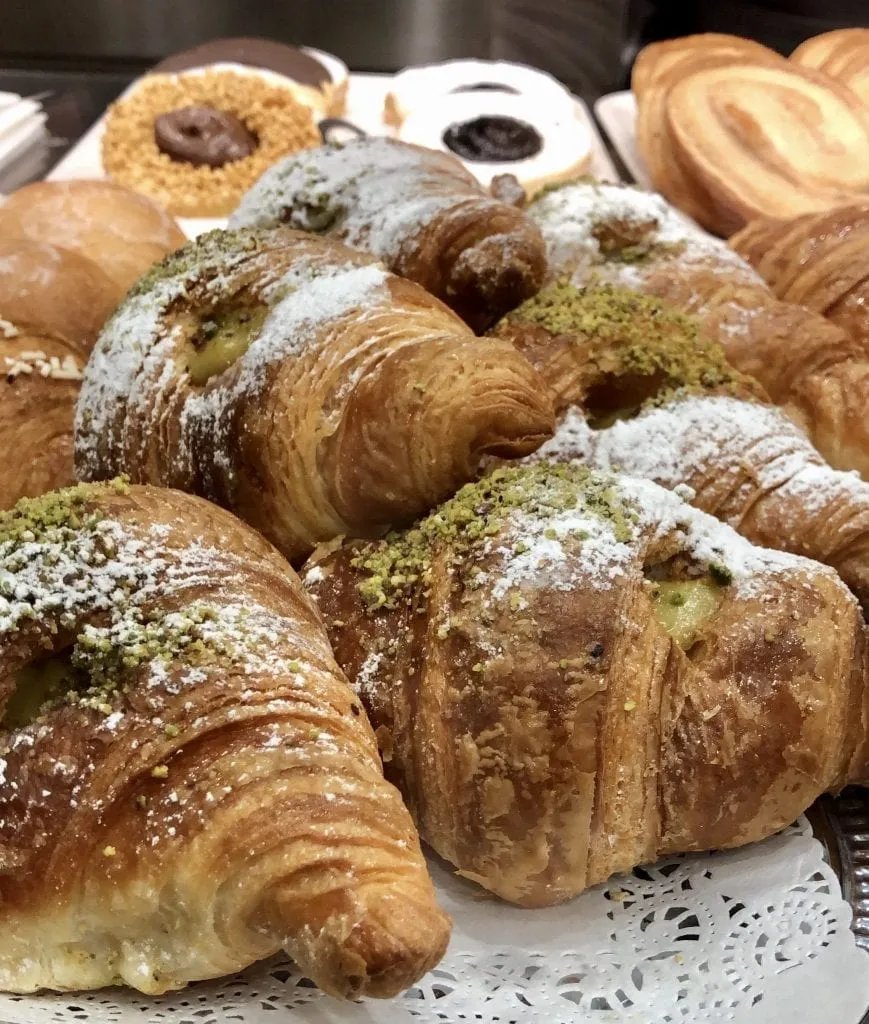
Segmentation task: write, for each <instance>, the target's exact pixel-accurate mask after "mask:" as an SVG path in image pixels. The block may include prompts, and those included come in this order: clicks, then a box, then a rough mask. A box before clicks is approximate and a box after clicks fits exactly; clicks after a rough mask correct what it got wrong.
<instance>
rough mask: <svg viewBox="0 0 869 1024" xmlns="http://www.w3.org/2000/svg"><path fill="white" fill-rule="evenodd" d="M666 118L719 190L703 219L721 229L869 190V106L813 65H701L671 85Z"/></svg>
mask: <svg viewBox="0 0 869 1024" xmlns="http://www.w3.org/2000/svg"><path fill="white" fill-rule="evenodd" d="M667 120H668V127H669V130H670V134H671V137H672V139H673V143H674V146H675V150H676V152H677V159H678V161H679V163H680V164H681V165H682V167H683V168H687V169H688V171H689V173H690V175H691V176H692V177H693V178H695V179H696V180H697V181H698V182H699V183H700V185H701V186H702V187H703V188H704V189H705V191H706V192H707V193H708V194H709V195H710V196H711V197H712V200H713V203H714V209H713V210H712V211H711V216H709V217H707V218H706V219H705V220H704V222H703V223H704V226H705V227H709V228H710V229H711V230H714V231H715V232H716V233H717V234H721V235H729V234H732V233H733V232H734V231H736V230H738V229H739V228H740V227H742V226H743V225H744V224H745V223H746V221H748V220H751V219H752V218H753V217H758V216H774V217H789V216H796V215H798V214H801V213H807V212H810V211H814V210H823V209H828V208H829V207H831V206H835V205H837V204H839V203H842V202H844V201H846V200H847V199H849V198H851V197H852V196H853V195H854V193H857V192H863V191H865V190H866V189H867V188H869V110H867V108H866V107H865V106H864V105H863V103H862V102H861V101H860V99H859V98H858V97H857V96H856V95H855V94H854V93H852V92H851V91H850V89H848V88H847V87H846V86H844V85H842V84H841V83H839V82H837V81H835V80H834V79H829V78H827V77H826V76H821V75H818V74H817V73H815V72H812V71H810V70H809V69H806V68H802V69H800V68H797V67H795V66H793V65H788V66H781V65H776V66H772V65H764V64H730V65H727V66H725V67H717V68H708V69H703V70H699V71H695V72H694V73H693V74H691V75H688V76H687V77H685V78H683V79H681V80H680V81H679V82H677V83H676V84H675V85H674V86H673V88H672V89H671V90H670V93H669V95H668V98H667ZM809 139H810V140H811V142H809V141H808V140H809Z"/></svg>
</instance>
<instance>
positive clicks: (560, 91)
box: [383, 60, 574, 127]
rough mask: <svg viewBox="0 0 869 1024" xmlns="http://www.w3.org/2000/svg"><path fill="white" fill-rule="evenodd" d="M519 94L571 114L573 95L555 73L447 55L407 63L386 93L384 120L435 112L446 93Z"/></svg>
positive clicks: (540, 106) (397, 123) (395, 121)
mask: <svg viewBox="0 0 869 1024" xmlns="http://www.w3.org/2000/svg"><path fill="white" fill-rule="evenodd" d="M475 93H476V94H480V93H483V94H488V95H489V96H492V95H493V94H497V95H498V96H516V97H519V98H522V99H526V100H528V101H529V102H531V103H533V104H534V105H535V107H536V108H537V109H545V110H548V111H550V112H551V113H553V114H556V113H562V114H563V115H564V116H567V115H568V113H570V112H572V110H573V108H574V107H573V97H572V96H571V95H570V93H569V92H568V90H567V89H566V88H565V87H564V86H563V85H562V84H561V83H560V82H559V81H558V80H557V79H555V78H553V77H552V75H547V74H546V72H545V71H538V70H537V69H536V68H530V67H528V66H527V65H525V64H512V63H510V62H509V61H500V60H499V61H494V60H447V61H444V62H443V63H441V64H421V65H419V66H417V67H409V68H405V69H404V71H400V72H399V73H398V74H397V75H396V76H395V77H394V78H393V80H392V85H391V86H390V89H389V92H388V93H387V95H386V103H385V109H384V113H383V116H384V119H385V121H386V122H387V124H391V125H393V126H395V127H398V126H400V125H401V124H402V123H403V122H404V120H405V119H406V118H408V117H410V116H411V115H413V114H416V113H419V112H422V111H424V112H426V113H427V114H429V115H430V114H431V110H432V107H433V106H434V105H436V104H438V103H440V102H441V101H442V100H443V99H445V98H446V97H449V96H452V95H457V96H463V95H464V96H467V95H468V94H471V95H474V94H475Z"/></svg>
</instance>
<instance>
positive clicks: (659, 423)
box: [497, 284, 869, 611]
mask: <svg viewBox="0 0 869 1024" xmlns="http://www.w3.org/2000/svg"><path fill="white" fill-rule="evenodd" d="M497 333H498V335H499V336H501V337H506V338H510V339H511V340H512V341H513V343H514V344H515V345H516V346H517V347H518V348H519V349H520V351H522V352H523V353H524V354H525V355H526V356H527V357H528V358H529V360H530V361H531V362H532V363H533V364H534V365H535V366H537V367H538V368H539V369H540V371H541V373H542V374H543V376H544V377H545V378H546V380H547V382H548V383H549V384H550V387H551V388H552V389H553V392H554V394H555V398H556V404H557V407H558V409H559V410H560V411H562V412H563V413H564V415H563V417H562V419H561V422H560V423H559V427H558V429H557V431H556V434H555V437H554V438H553V439H552V440H551V441H549V442H547V443H546V444H545V445H544V446H543V447H542V448H540V449H539V450H538V451H537V452H536V453H534V454H533V455H531V456H528V461H537V460H540V459H551V460H555V461H572V460H578V461H580V462H582V463H584V464H587V465H589V466H592V467H595V468H599V469H604V470H623V471H624V472H625V473H628V474H629V475H631V476H637V477H642V478H644V479H648V480H654V481H655V482H656V483H658V484H661V485H663V486H665V487H668V488H670V489H677V490H678V491H679V493H680V495H681V496H682V497H684V498H687V500H688V501H690V503H691V504H692V505H694V506H695V507H697V508H700V509H702V510H703V511H704V512H708V513H710V514H711V515H714V516H715V517H716V518H718V519H721V520H722V521H724V522H726V523H728V524H729V525H730V526H732V527H734V528H735V529H736V530H738V531H739V532H740V533H741V534H742V535H743V536H745V537H747V538H748V539H749V540H750V541H752V542H753V543H755V544H762V545H764V546H766V547H772V548H778V549H781V550H785V551H791V552H793V553H794V554H799V555H805V556H806V557H809V558H814V559H816V560H817V561H821V562H826V563H827V564H828V565H831V566H832V567H833V568H835V569H836V570H837V571H838V572H839V575H840V576H841V577H842V578H843V580H844V581H845V582H846V583H847V584H848V586H849V587H850V588H851V589H852V590H853V592H854V593H855V594H856V596H857V597H858V598H859V599H860V602H861V604H862V605H863V608H864V610H865V611H869V484H867V483H866V482H865V481H863V480H861V479H860V477H859V476H858V475H857V474H856V473H842V472H839V471H837V470H834V469H832V468H831V467H830V466H829V465H827V464H826V463H825V462H824V460H823V459H822V458H821V456H820V455H819V454H818V452H817V451H816V450H815V448H813V447H812V444H811V443H810V441H809V440H808V438H807V437H806V436H805V435H804V434H803V433H802V432H801V431H800V430H799V429H798V428H797V427H796V426H795V425H794V424H793V423H792V422H791V421H790V420H789V419H787V417H786V416H785V415H784V414H783V413H782V412H781V411H780V410H779V409H776V408H775V407H774V406H771V405H769V404H768V401H767V400H766V399H765V396H764V394H763V392H762V390H761V389H760V387H759V386H758V385H757V383H756V382H755V381H753V380H752V379H751V378H748V377H745V376H743V375H742V374H740V373H738V372H737V371H736V370H734V369H732V368H731V367H730V366H728V365H727V363H726V361H725V359H724V353H723V351H722V349H721V347H720V346H719V345H717V344H716V343H715V342H713V341H711V340H709V339H707V338H706V337H705V336H704V335H703V333H702V331H700V329H699V327H698V325H697V323H696V322H695V321H693V320H692V319H691V318H689V317H686V316H683V315H681V314H679V313H678V312H676V311H675V310H672V309H669V308H668V307H667V306H666V304H665V303H663V302H661V301H660V300H658V299H654V298H650V297H647V296H643V295H640V294H638V293H636V292H631V291H629V290H628V289H625V288H618V287H613V286H603V287H597V288H593V287H590V288H583V289H577V288H574V287H572V286H571V285H567V284H559V285H554V286H550V287H549V288H545V289H544V290H543V291H542V292H541V293H540V295H538V296H537V297H536V298H534V299H531V300H529V301H528V302H527V303H525V304H523V305H522V306H520V307H519V309H517V310H516V311H515V312H514V313H512V314H511V315H510V316H509V317H508V318H507V319H505V320H504V321H502V322H501V324H499V325H498V328H497Z"/></svg>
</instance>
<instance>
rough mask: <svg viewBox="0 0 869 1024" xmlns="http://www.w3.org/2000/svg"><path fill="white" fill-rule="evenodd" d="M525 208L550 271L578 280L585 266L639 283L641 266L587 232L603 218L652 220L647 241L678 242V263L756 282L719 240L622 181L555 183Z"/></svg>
mask: <svg viewBox="0 0 869 1024" xmlns="http://www.w3.org/2000/svg"><path fill="white" fill-rule="evenodd" d="M528 213H529V214H530V216H531V217H532V219H533V220H534V221H536V222H537V224H538V226H539V227H540V230H541V231H542V232H543V237H544V238H545V240H546V247H547V255H548V257H549V264H550V272H551V274H552V276H554V277H558V276H561V275H563V274H566V273H567V274H571V275H573V276H574V277H575V278H576V279H577V283H584V281H585V280H586V278H587V276H588V273H589V271H590V270H591V269H592V268H593V269H594V271H595V272H596V273H597V274H599V275H600V276H601V277H603V278H604V279H606V280H608V281H610V282H612V283H614V284H621V285H624V286H625V287H629V288H630V287H633V288H639V287H641V285H642V282H643V279H644V276H645V272H646V265H645V264H644V263H642V262H637V263H623V262H619V261H617V260H614V261H613V260H607V259H606V256H605V254H603V253H602V252H601V249H600V245H599V243H598V240H597V238H595V236H594V234H593V232H594V229H595V228H596V226H597V225H599V224H600V223H601V222H603V221H608V220H614V221H627V222H632V223H652V222H654V226H653V228H652V230H651V231H650V233H649V234H648V236H647V238H648V241H649V242H650V243H652V244H653V245H660V246H679V250H678V256H677V257H675V258H676V259H678V261H679V263H680V264H681V265H683V266H685V265H689V264H702V265H703V266H704V267H705V268H706V269H711V270H716V269H721V270H723V271H726V272H729V273H732V272H733V271H734V269H739V270H740V271H741V272H743V273H744V274H745V275H747V276H748V277H749V278H750V279H751V280H753V281H756V282H758V283H762V281H761V279H760V277H758V275H757V274H756V273H755V272H754V270H752V269H751V267H750V266H749V265H748V264H747V263H746V262H745V261H744V260H743V259H742V258H741V257H740V256H738V255H737V253H735V252H734V251H733V250H732V249H730V248H729V247H728V246H727V245H726V243H724V242H722V241H721V240H720V239H717V238H713V237H712V236H711V235H708V234H707V233H706V232H705V231H703V230H702V229H701V228H699V227H697V226H696V225H695V224H693V223H692V222H691V221H689V220H688V219H687V218H686V217H684V216H683V215H682V214H681V213H679V211H678V210H676V209H675V208H674V207H672V206H670V204H669V203H668V202H667V201H666V200H665V199H664V198H663V197H662V196H660V195H657V194H656V193H653V192H644V191H641V190H640V189H636V188H631V187H628V186H624V185H612V184H603V183H602V184H590V183H583V182H578V183H575V184H570V185H565V186H562V187H559V188H557V189H555V190H553V191H551V192H547V193H545V194H544V195H542V196H541V197H540V198H539V199H536V200H535V201H534V202H533V203H531V205H530V206H529V208H528Z"/></svg>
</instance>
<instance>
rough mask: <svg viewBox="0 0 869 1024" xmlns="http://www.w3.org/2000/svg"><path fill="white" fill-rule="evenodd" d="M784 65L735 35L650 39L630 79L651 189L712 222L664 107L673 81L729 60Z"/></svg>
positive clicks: (707, 198) (711, 201)
mask: <svg viewBox="0 0 869 1024" xmlns="http://www.w3.org/2000/svg"><path fill="white" fill-rule="evenodd" d="M749 63H751V64H754V63H758V64H776V63H781V64H786V62H785V59H784V58H783V57H781V56H779V54H777V53H775V51H773V50H770V49H768V48H767V47H765V46H762V45H761V44H759V43H754V42H752V41H751V40H747V39H742V38H740V37H738V36H719V35H717V34H716V33H708V34H705V35H700V36H688V37H686V38H685V39H674V40H667V41H665V42H661V43H652V44H651V45H650V46H647V47H646V48H645V49H644V50H642V51H641V52H640V55H639V56H638V58H637V62H636V64H635V65H634V71H633V74H632V77H631V84H632V88H633V90H634V95H635V98H636V102H637V119H636V135H637V150H638V151H639V153H640V155H641V156H642V158H643V163H644V164H645V167H646V170H647V172H648V175H649V180H650V181H651V183H652V185H653V187H654V188H655V189H656V190H657V191H658V192H660V193H661V194H662V195H664V196H666V197H667V199H668V200H669V201H670V202H671V203H673V204H675V205H676V206H677V207H678V208H679V209H680V210H682V212H683V213H686V214H688V215H689V216H690V217H693V218H694V219H695V220H696V221H697V222H698V223H700V224H704V225H711V226H713V227H714V226H715V210H716V200H715V196H714V193H712V192H710V191H709V190H708V189H707V188H706V187H705V186H704V184H703V183H702V182H701V181H699V180H698V178H697V176H696V175H695V174H693V173H692V171H691V168H690V167H689V166H687V165H686V164H685V163H684V161H683V160H682V159H681V158H680V152H679V149H678V147H677V146H676V145H675V143H674V140H673V138H672V132H671V130H670V125H669V120H668V114H667V105H668V102H669V98H670V93H671V91H672V89H673V87H674V86H675V85H676V83H678V82H680V81H682V79H683V78H687V77H688V76H689V75H691V74H693V73H694V72H695V71H700V70H703V69H707V68H717V67H724V66H726V65H729V64H749Z"/></svg>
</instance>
